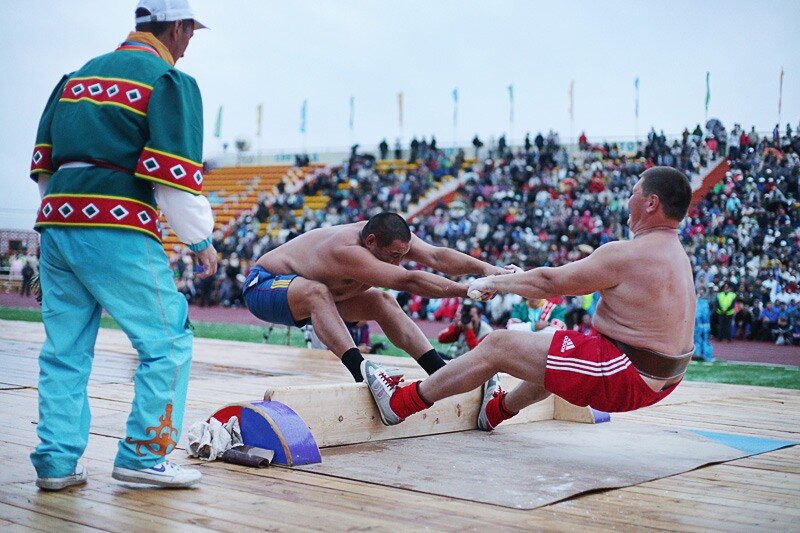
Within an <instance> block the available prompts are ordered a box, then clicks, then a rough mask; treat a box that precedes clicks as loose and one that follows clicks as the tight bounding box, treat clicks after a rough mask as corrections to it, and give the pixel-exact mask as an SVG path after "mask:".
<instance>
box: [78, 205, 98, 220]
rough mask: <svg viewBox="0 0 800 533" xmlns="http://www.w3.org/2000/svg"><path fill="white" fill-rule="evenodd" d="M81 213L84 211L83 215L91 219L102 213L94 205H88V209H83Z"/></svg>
mask: <svg viewBox="0 0 800 533" xmlns="http://www.w3.org/2000/svg"><path fill="white" fill-rule="evenodd" d="M81 211H83V214H84V215H86V218H89V219H91V218H94V217H95V215H97V213H99V212H100V210H99V209H97V206H95V205H94V204H89V205H87V206H86V207H84V208H83V209H81Z"/></svg>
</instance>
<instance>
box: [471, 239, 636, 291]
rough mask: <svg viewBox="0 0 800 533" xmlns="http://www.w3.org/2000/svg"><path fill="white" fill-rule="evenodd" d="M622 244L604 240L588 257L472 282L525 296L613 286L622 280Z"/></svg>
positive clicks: (623, 257)
mask: <svg viewBox="0 0 800 533" xmlns="http://www.w3.org/2000/svg"><path fill="white" fill-rule="evenodd" d="M625 247H626V243H621V242H613V243H608V244H606V245H603V246H601V247H600V248H598V249H597V250H595V252H594V253H593V254H592V255H590V256H589V257H587V258H585V259H581V260H580V261H575V262H573V263H570V264H568V265H564V266H560V267H554V268H551V267H540V268H534V269H532V270H528V271H527V272H522V273H519V274H508V275H506V276H493V277H491V278H482V279H480V280H476V281H475V283H476V284H477V285H478V286H480V285H481V283H482V282H485V283H486V285H485V288H486V289H487V290H488V291H498V292H511V293H514V294H519V295H520V296H524V297H525V298H529V299H533V298H551V297H553V296H567V295H580V294H591V293H592V292H594V291H599V290H603V289H608V288H611V287H614V286H616V285H618V284H619V283H620V282H621V281H622V280H623V278H624V277H625V273H626V265H628V261H627V260H626V259H625V256H626V255H627V254H626V253H625V250H626V248H625ZM470 286H471V287H472V285H470ZM479 290H484V289H483V288H480V289H479ZM484 292H485V291H484Z"/></svg>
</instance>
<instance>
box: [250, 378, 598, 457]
mask: <svg viewBox="0 0 800 533" xmlns="http://www.w3.org/2000/svg"><path fill="white" fill-rule="evenodd" d="M502 382H503V387H504V388H506V389H511V388H513V387H514V386H516V384H517V383H519V380H517V379H515V378H512V377H510V376H504V377H503V381H502ZM264 399H265V400H273V401H278V402H281V403H283V404H286V405H288V406H289V407H291V408H292V409H293V410H294V411H295V412H296V413H297V414H298V415H299V416H300V417H301V418H302V419H303V420H304V421H305V422H306V424H308V427H309V429H310V430H311V433H312V435H314V439H315V440H316V441H317V445H318V446H319V447H320V448H325V447H329V446H341V445H345V444H355V443H359V442H370V441H379V440H388V439H399V438H404V437H419V436H421V435H435V434H438V433H449V432H453V431H465V430H470V429H476V428H477V419H478V409H479V408H480V404H481V399H482V395H481V391H480V389H475V390H473V391H470V392H467V393H464V394H460V395H458V396H453V397H452V398H446V399H444V400H442V401H439V402H436V404H435V405H434V406H433V407H431V408H430V409H428V410H426V411H423V412H421V413H418V414H415V415H413V416H411V417H409V418H408V419H407V420H405V421H404V422H402V423H400V424H398V425H396V426H384V425H383V423H382V422H381V419H380V416H379V415H378V409H377V407H376V406H375V402H374V401H373V399H372V395H371V394H370V392H369V389H368V388H367V386H366V385H365V384H363V383H343V384H329V385H310V386H297V387H276V388H271V389H268V390H267V392H266V393H265V394H264ZM554 406H555V401H554V399H553V397H552V396H551V397H550V398H547V399H546V400H544V401H541V402H539V403H537V404H534V405H532V406H530V407H528V408H526V409H524V410H523V411H522V412H521V413H520V414H519V415H517V416H515V417H514V418H512V419H511V420H509V421H507V422H505V424H510V423H511V424H521V423H526V422H537V421H540V420H552V419H553V417H554ZM575 409H580V408H577V407H576V408H575ZM574 416H575V417H577V414H575V415H574ZM584 418H585V419H586V420H587V421H588V417H584Z"/></svg>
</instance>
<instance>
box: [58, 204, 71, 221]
mask: <svg viewBox="0 0 800 533" xmlns="http://www.w3.org/2000/svg"><path fill="white" fill-rule="evenodd" d="M74 211H75V210H74V209H73V208H72V206H71V205H69V204H67V203H65V204H64V205H62V206H61V207H59V208H58V212H59V213H61V216H62V217H64V218H68V217H69V216H70V215H71V214H72V213H73V212H74Z"/></svg>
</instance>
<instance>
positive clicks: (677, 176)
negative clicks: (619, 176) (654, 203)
mask: <svg viewBox="0 0 800 533" xmlns="http://www.w3.org/2000/svg"><path fill="white" fill-rule="evenodd" d="M641 178H642V194H644V195H645V196H649V195H651V194H655V195H656V196H658V198H659V200H661V208H662V209H663V210H664V214H665V215H666V216H667V217H669V218H671V219H673V220H678V221H681V220H683V217H685V216H686V213H687V212H688V210H689V204H690V203H691V201H692V185H691V184H690V183H689V178H687V177H686V175H685V174H684V173H683V172H681V171H680V170H678V169H675V168H672V167H652V168H648V169H647V170H645V171H644V172H642V175H641Z"/></svg>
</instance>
